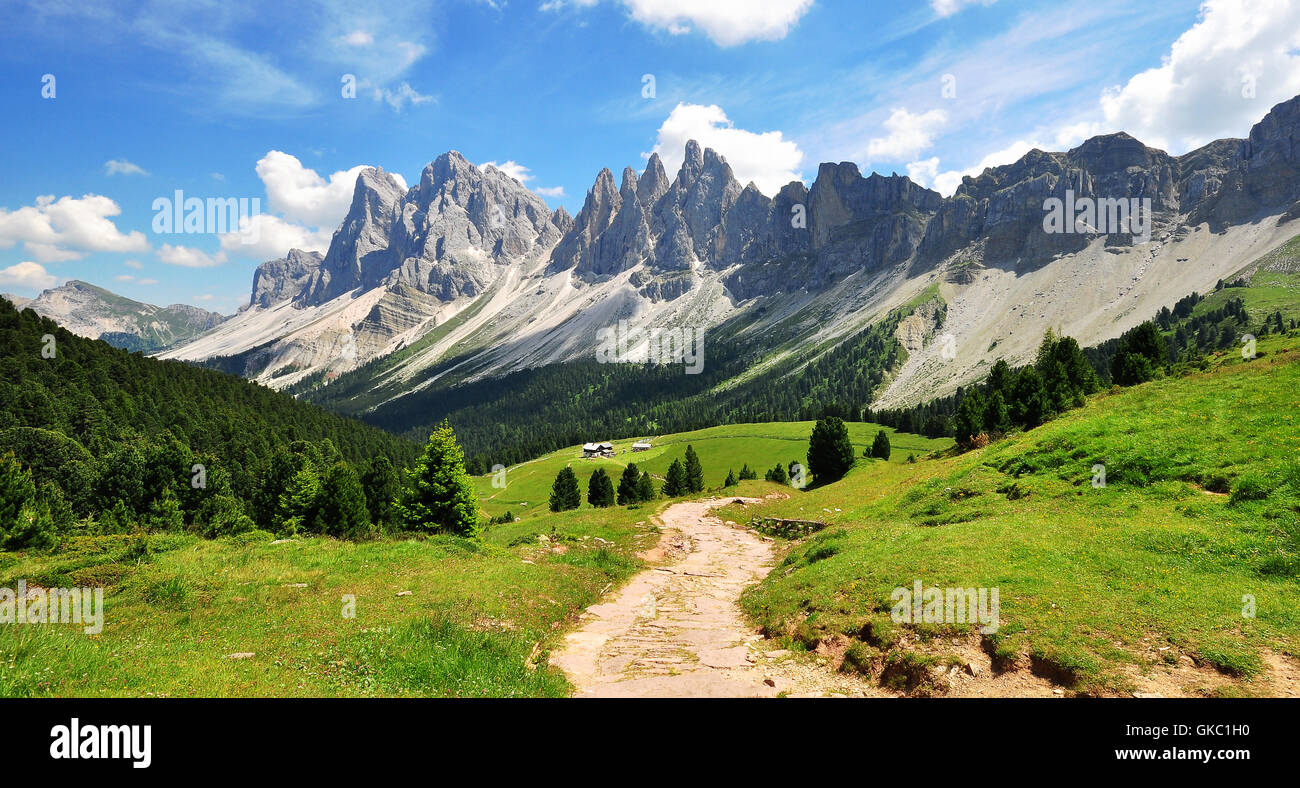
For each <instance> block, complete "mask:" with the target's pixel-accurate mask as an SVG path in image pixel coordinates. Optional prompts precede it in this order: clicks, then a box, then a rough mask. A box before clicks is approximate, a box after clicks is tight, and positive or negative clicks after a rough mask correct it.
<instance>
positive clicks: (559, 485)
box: [551, 465, 582, 512]
mask: <svg viewBox="0 0 1300 788" xmlns="http://www.w3.org/2000/svg"><path fill="white" fill-rule="evenodd" d="M581 505H582V492H581V491H580V490H578V476H577V474H575V473H574V472H573V469H572V468H570V467H569V466H567V465H566V466H564V467H563V468H561V469H560V472H559V473H558V474H556V476H555V483H554V484H552V485H551V511H552V512H566V511H568V510H570V509H577V508H578V507H579V506H581Z"/></svg>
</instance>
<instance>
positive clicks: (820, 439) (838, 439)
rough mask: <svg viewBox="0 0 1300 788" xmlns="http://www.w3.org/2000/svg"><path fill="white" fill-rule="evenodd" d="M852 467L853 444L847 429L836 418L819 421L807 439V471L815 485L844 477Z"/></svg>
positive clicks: (831, 417)
mask: <svg viewBox="0 0 1300 788" xmlns="http://www.w3.org/2000/svg"><path fill="white" fill-rule="evenodd" d="M852 467H853V443H852V442H851V441H850V440H849V428H848V427H846V426H845V425H844V422H843V421H842V420H841V419H840V418H839V417H838V416H829V417H827V418H824V419H821V420H820V421H818V422H817V424H815V425H814V426H813V431H812V435H811V436H810V437H809V438H808V470H809V471H811V472H812V475H813V480H814V481H815V482H817V484H827V483H828V482H833V481H836V480H837V479H841V478H843V477H844V474H846V473H848V472H849V469H850V468H852Z"/></svg>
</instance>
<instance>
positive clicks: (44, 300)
mask: <svg viewBox="0 0 1300 788" xmlns="http://www.w3.org/2000/svg"><path fill="white" fill-rule="evenodd" d="M6 298H9V299H10V300H11V301H12V302H13V304H14V305H15V306H16V307H18V308H19V309H31V310H32V311H34V312H36V314H38V315H40V316H41V317H48V318H49V319H51V320H53V321H55V322H56V323H58V324H59V325H61V326H63V327H64V328H66V329H68V330H69V331H71V332H72V333H74V334H77V335H78V336H83V337H86V338H88V339H102V340H104V341H105V342H108V343H109V344H110V345H113V346H115V347H120V348H124V349H126V350H141V351H146V352H153V351H158V350H162V349H164V348H168V347H172V346H174V345H178V344H181V343H184V342H187V341H189V340H191V339H193V338H194V337H196V336H198V335H200V334H202V333H204V332H205V331H209V330H211V329H212V328H213V327H215V326H217V325H219V324H220V323H221V322H222V321H224V320H226V315H222V314H220V313H219V312H210V311H208V310H206V309H200V308H199V307H196V306H190V305H189V304H172V305H170V306H155V305H153V304H146V303H143V302H141V301H134V300H132V299H130V298H127V297H125V296H120V295H118V294H116V293H113V292H110V291H108V290H105V289H104V288H102V287H97V286H95V285H92V284H90V283H88V282H82V281H80V280H77V279H72V280H69V281H68V282H65V283H64V284H62V285H60V286H58V287H52V288H49V289H47V290H45V291H43V292H42V293H41V294H40V295H38V296H36V298H31V299H25V298H24V299H18V298H15V297H13V296H6Z"/></svg>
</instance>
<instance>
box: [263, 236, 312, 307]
mask: <svg viewBox="0 0 1300 788" xmlns="http://www.w3.org/2000/svg"><path fill="white" fill-rule="evenodd" d="M324 259H325V258H323V257H322V256H321V254H320V252H304V251H302V250H301V249H290V250H289V254H287V255H285V256H284V257H282V258H280V259H279V260H268V261H266V262H265V263H262V264H261V265H259V266H258V267H257V270H256V271H254V272H253V294H252V296H251V297H250V298H249V300H248V305H249V306H261V307H269V306H270V305H271V304H277V303H279V302H281V301H284V300H287V299H291V298H297V297H298V296H299V295H301V294H302V292H303V291H304V290H306V289H307V288H308V287H309V286H310V285H311V283H312V281H313V280H314V279H315V277H316V276H317V274H319V273H320V269H321V263H322V262H323V261H324Z"/></svg>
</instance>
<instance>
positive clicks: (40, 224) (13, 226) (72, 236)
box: [0, 194, 149, 263]
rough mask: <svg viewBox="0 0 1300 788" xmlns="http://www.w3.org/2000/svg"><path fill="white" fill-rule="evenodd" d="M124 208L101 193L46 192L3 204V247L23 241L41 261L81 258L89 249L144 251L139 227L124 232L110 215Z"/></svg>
mask: <svg viewBox="0 0 1300 788" xmlns="http://www.w3.org/2000/svg"><path fill="white" fill-rule="evenodd" d="M121 212H122V209H121V208H119V207H118V205H117V203H115V202H113V200H111V199H109V198H108V197H104V196H101V195H98V194H87V195H84V196H82V197H59V198H58V199H55V197H54V195H43V196H41V197H37V198H36V204H35V205H25V206H23V207H21V208H19V209H17V210H15V211H9V210H6V209H4V208H0V249H8V248H10V247H12V246H14V244H16V243H23V244H24V245H25V246H26V248H27V250H28V251H29V252H30V253H31V254H32V256H34V257H35V258H36V259H37V260H39V261H41V262H47V263H48V262H61V261H65V260H78V259H81V258H82V257H84V256H85V255H86V253H87V252H141V251H146V250H148V248H149V244H148V243H147V242H146V241H145V237H144V234H143V233H141V232H139V231H132V232H129V233H122V232H121V231H119V230H118V229H117V225H115V224H114V223H113V221H112V220H111V219H110V218H109V217H112V216H117V215H118V214H120V213H121Z"/></svg>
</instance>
